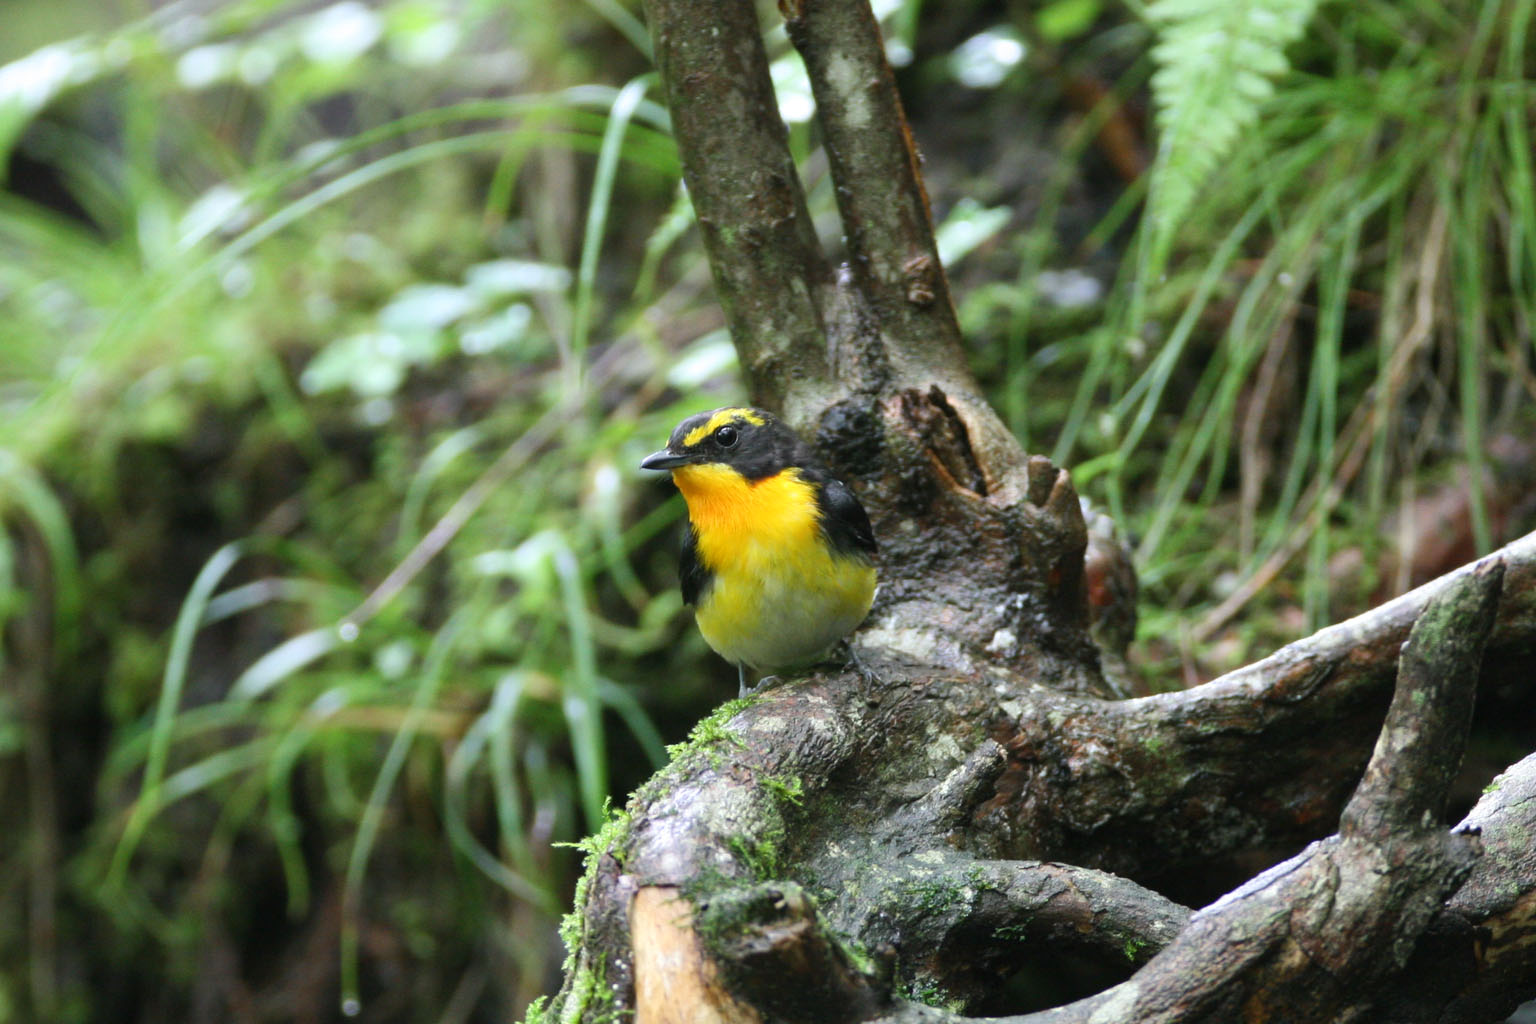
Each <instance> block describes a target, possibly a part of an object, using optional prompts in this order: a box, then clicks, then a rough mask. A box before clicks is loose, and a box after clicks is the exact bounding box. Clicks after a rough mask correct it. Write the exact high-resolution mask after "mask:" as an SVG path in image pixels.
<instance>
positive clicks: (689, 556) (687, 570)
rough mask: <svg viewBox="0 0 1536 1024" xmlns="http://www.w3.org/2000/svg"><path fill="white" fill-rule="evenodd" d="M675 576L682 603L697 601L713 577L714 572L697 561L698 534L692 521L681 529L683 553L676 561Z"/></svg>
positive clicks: (695, 602) (693, 603) (696, 602)
mask: <svg viewBox="0 0 1536 1024" xmlns="http://www.w3.org/2000/svg"><path fill="white" fill-rule="evenodd" d="M677 578H678V582H679V583H681V584H682V587H683V603H684V604H691V605H697V604H698V603H699V597H700V596H701V595H703V593H704V591H705V590H706V589H708V587H709V584H710V580H712V579H713V578H714V573H712V572H710V571H709V570H708V569H707V568H705V566H704V563H703V562H701V561H699V534H698V531H696V530H695V529H694V528H693V524H692V523H688V524H687V525H686V526H685V527H684V529H683V553H682V556H681V557H680V558H679V559H678V563H677Z"/></svg>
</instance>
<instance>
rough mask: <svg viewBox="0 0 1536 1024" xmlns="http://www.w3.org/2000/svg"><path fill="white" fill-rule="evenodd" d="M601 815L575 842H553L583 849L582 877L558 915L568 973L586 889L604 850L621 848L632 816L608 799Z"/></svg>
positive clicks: (578, 935) (579, 934) (573, 960)
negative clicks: (596, 824)
mask: <svg viewBox="0 0 1536 1024" xmlns="http://www.w3.org/2000/svg"><path fill="white" fill-rule="evenodd" d="M603 816H604V820H603V824H602V827H601V828H599V829H598V830H597V831H596V832H594V833H592V834H591V835H590V836H587V837H586V838H585V839H582V840H580V841H579V842H575V843H558V844H556V845H558V846H571V847H575V848H576V849H578V850H582V851H584V852H585V853H586V860H585V861H584V868H583V870H582V872H581V877H580V878H578V879H577V880H576V891H575V893H574V894H573V895H572V896H571V909H570V911H569V912H568V913H567V914H566V915H565V916H564V917H563V918H561V919H560V941H561V942H563V943H565V965H564V967H563V970H564V972H565V973H566V974H567V975H569V974H570V973H571V972H572V971H573V970H574V969H575V967H576V951H577V950H578V949H580V948H581V940H582V935H583V930H582V925H583V921H584V919H583V917H582V910H583V908H585V907H586V904H587V893H588V891H589V890H590V889H591V887H592V880H593V879H594V878H596V877H597V867H598V864H599V863H600V862H601V861H602V858H603V854H605V853H614V852H615V851H618V850H620V849H622V847H623V845H624V840H625V839H626V838H628V836H629V826H630V820H631V816H630V813H629V811H628V809H615V808H614V806H613V802H612V801H611V800H610V801H605V802H604V803H603ZM615 855H617V854H615Z"/></svg>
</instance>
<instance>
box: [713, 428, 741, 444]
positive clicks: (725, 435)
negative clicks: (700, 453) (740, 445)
mask: <svg viewBox="0 0 1536 1024" xmlns="http://www.w3.org/2000/svg"><path fill="white" fill-rule="evenodd" d="M739 440H741V435H740V434H739V433H738V432H737V430H736V428H735V427H733V426H731V425H730V424H726V425H725V426H723V427H721V428H720V429H719V430H717V431H715V444H718V445H719V446H720V447H721V448H735V447H736V442H737V441H739Z"/></svg>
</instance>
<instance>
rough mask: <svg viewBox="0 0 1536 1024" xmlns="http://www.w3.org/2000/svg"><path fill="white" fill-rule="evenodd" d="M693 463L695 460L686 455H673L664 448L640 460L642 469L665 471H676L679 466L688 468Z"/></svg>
mask: <svg viewBox="0 0 1536 1024" xmlns="http://www.w3.org/2000/svg"><path fill="white" fill-rule="evenodd" d="M692 461H693V460H692V459H690V458H688V456H686V455H673V454H672V453H671V452H669V451H667V450H666V449H665V448H663V449H662V450H661V451H659V452H652V453H651V454H650V455H647V456H646V457H645V458H644V459H642V460H640V468H641V469H657V470H663V471H665V470H669V469H676V468H677V467H678V466H686V465H688V463H690V462H692Z"/></svg>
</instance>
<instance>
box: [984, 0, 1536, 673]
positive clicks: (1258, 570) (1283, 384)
mask: <svg viewBox="0 0 1536 1024" xmlns="http://www.w3.org/2000/svg"><path fill="white" fill-rule="evenodd" d="M1279 7H1285V8H1286V13H1284V15H1283V17H1282V18H1281V20H1283V21H1284V22H1285V24H1286V25H1287V26H1288V27H1287V28H1286V30H1285V31H1284V32H1281V33H1267V32H1259V31H1257V30H1255V31H1253V32H1247V30H1246V29H1241V30H1239V29H1233V28H1232V26H1233V25H1248V26H1250V27H1252V26H1257V25H1268V24H1271V23H1274V22H1275V18H1276V17H1281V12H1279V11H1278V10H1277V8H1279ZM1531 9H1532V4H1531V3H1529V2H1526V0H1486V2H1485V0H1465V2H1462V3H1457V4H1451V5H1449V6H1446V5H1442V4H1427V3H1409V4H1391V3H1364V4H1352V5H1324V6H1322V7H1320V8H1318V9H1317V10H1316V11H1315V12H1314V11H1313V10H1312V7H1311V5H1310V4H1307V3H1291V4H1288V5H1287V4H1275V3H1271V2H1269V0H1263V2H1258V0H1255V2H1246V3H1238V4H1225V5H1207V4H1203V3H1199V2H1191V3H1187V4H1186V3H1180V4H1171V3H1170V4H1153V5H1150V6H1149V8H1148V10H1147V15H1148V18H1149V26H1150V27H1151V29H1152V30H1153V33H1154V36H1153V38H1154V39H1155V40H1156V44H1155V46H1153V48H1152V50H1151V53H1152V57H1153V59H1154V61H1155V63H1156V64H1157V65H1158V71H1157V73H1156V74H1155V75H1154V76H1153V77H1152V92H1153V95H1154V97H1155V98H1156V99H1157V101H1158V103H1159V107H1160V109H1159V114H1158V124H1159V127H1160V132H1159V141H1158V146H1159V148H1158V157H1157V159H1156V160H1155V161H1154V165H1153V170H1152V172H1151V174H1150V175H1149V179H1148V183H1147V185H1146V188H1147V193H1146V194H1147V197H1148V198H1147V202H1148V204H1149V210H1150V212H1149V214H1148V215H1147V216H1145V217H1143V219H1141V220H1140V221H1139V223H1138V226H1137V232H1136V234H1135V235H1134V237H1133V239H1132V240H1131V242H1130V243H1129V246H1128V248H1127V258H1126V259H1125V260H1123V261H1122V263H1121V274H1120V277H1119V279H1118V281H1117V282H1116V284H1115V286H1114V288H1113V289H1112V290H1111V292H1110V295H1109V298H1108V301H1107V304H1106V305H1105V306H1104V307H1103V308H1102V317H1103V318H1102V321H1101V322H1100V323H1099V324H1095V325H1091V326H1090V327H1089V328H1088V329H1086V330H1079V331H1078V332H1077V333H1075V334H1067V335H1066V336H1064V337H1063V336H1058V337H1057V339H1056V340H1054V341H1053V342H1052V343H1051V344H1050V345H1049V346H1048V347H1046V348H1044V349H1040V350H1038V351H1032V350H1031V346H1032V345H1035V344H1036V342H1035V339H1034V338H1033V337H1031V332H1032V331H1033V332H1038V331H1039V329H1040V328H1039V327H1038V326H1036V325H1039V324H1041V323H1042V322H1046V323H1048V321H1047V320H1045V319H1044V316H1043V314H1041V313H1040V312H1039V311H1031V310H1029V309H1024V310H1022V311H1020V310H1019V308H1018V307H1014V309H1015V312H1014V314H1013V316H1014V324H1013V327H1012V328H1011V330H1010V334H1009V338H1010V349H1009V352H1008V356H1007V359H1008V362H1009V365H1010V366H1011V367H1014V368H1016V369H1015V370H1014V371H1013V373H1012V374H1011V375H1010V378H1009V380H1010V388H1009V394H1008V395H1007V397H1006V399H1005V403H1004V404H1005V405H1006V407H1007V408H1008V409H1009V410H1010V412H1011V419H1012V421H1013V422H1014V423H1015V424H1016V429H1019V430H1020V432H1021V433H1024V434H1027V436H1029V437H1041V438H1047V439H1050V443H1051V451H1052V454H1053V456H1054V458H1056V459H1057V461H1059V462H1061V463H1063V464H1065V465H1068V466H1073V467H1074V473H1075V476H1076V477H1077V479H1078V481H1079V483H1080V485H1082V486H1083V487H1084V488H1085V489H1086V490H1087V491H1088V492H1089V493H1090V494H1092V495H1094V496H1096V497H1098V498H1100V499H1101V500H1103V501H1105V502H1106V503H1107V504H1108V505H1109V506H1110V508H1111V510H1112V512H1114V514H1115V515H1116V516H1117V518H1119V519H1120V520H1121V521H1122V522H1124V523H1126V524H1128V525H1129V526H1130V527H1131V529H1132V532H1133V533H1134V534H1135V535H1136V536H1137V537H1138V545H1137V561H1138V564H1139V566H1140V569H1141V573H1142V578H1143V581H1144V583H1145V584H1147V585H1148V586H1149V592H1150V594H1151V595H1152V597H1151V600H1150V601H1149V602H1148V604H1149V606H1150V607H1149V609H1148V610H1149V611H1150V613H1151V614H1150V616H1147V617H1144V622H1147V623H1148V624H1149V625H1150V627H1151V630H1153V631H1155V632H1157V633H1158V634H1159V635H1174V634H1175V633H1176V632H1177V631H1178V629H1180V628H1182V629H1185V630H1187V634H1186V635H1187V637H1188V638H1189V639H1188V644H1189V648H1188V650H1189V651H1193V650H1194V649H1196V648H1198V647H1199V646H1201V645H1203V644H1205V643H1207V642H1209V641H1210V640H1211V639H1213V638H1214V637H1215V636H1217V635H1218V634H1219V633H1220V632H1221V631H1222V630H1223V629H1224V628H1225V627H1226V626H1227V625H1228V624H1229V623H1230V622H1232V621H1233V618H1234V616H1236V615H1237V614H1238V613H1239V612H1240V611H1241V610H1242V609H1244V608H1245V607H1246V606H1247V605H1248V604H1249V603H1250V602H1251V601H1252V600H1253V598H1254V597H1255V596H1256V595H1257V594H1259V593H1261V592H1264V591H1265V590H1266V589H1269V590H1270V591H1271V592H1273V585H1274V584H1275V583H1276V581H1277V580H1280V581H1286V582H1285V587H1282V591H1281V592H1282V593H1289V591H1288V590H1287V589H1286V588H1288V587H1290V586H1291V585H1292V584H1291V583H1290V582H1289V581H1292V580H1294V586H1295V592H1294V596H1295V598H1296V600H1297V602H1298V603H1299V604H1300V606H1301V607H1302V608H1303V609H1304V611H1305V619H1306V623H1305V625H1306V626H1307V627H1309V628H1316V627H1318V626H1321V625H1323V624H1326V623H1327V622H1329V621H1332V620H1333V619H1334V618H1335V617H1337V616H1338V615H1339V614H1340V613H1341V612H1344V611H1347V610H1350V609H1354V608H1357V607H1358V604H1357V603H1356V602H1357V601H1359V600H1361V599H1363V597H1364V596H1365V595H1368V594H1370V593H1373V592H1379V590H1380V589H1382V588H1385V589H1395V588H1400V587H1402V586H1403V585H1404V584H1405V582H1406V581H1405V579H1403V578H1402V575H1401V574H1402V572H1405V571H1406V570H1404V569H1393V570H1388V569H1387V568H1385V566H1387V565H1389V564H1390V563H1388V562H1387V561H1386V560H1385V559H1384V558H1383V550H1384V547H1385V544H1384V539H1383V537H1382V533H1383V531H1384V530H1385V529H1386V528H1387V526H1386V524H1387V521H1388V516H1389V514H1391V513H1392V512H1393V511H1394V510H1396V509H1400V508H1405V507H1407V506H1409V505H1411V503H1412V499H1413V495H1414V494H1415V490H1414V484H1413V482H1414V481H1425V483H1424V484H1423V486H1426V487H1427V486H1430V484H1429V483H1428V481H1430V480H1432V479H1434V477H1435V474H1436V472H1437V467H1438V466H1439V465H1441V464H1442V463H1445V462H1446V461H1450V462H1454V463H1457V464H1459V465H1460V466H1462V467H1464V471H1465V478H1466V479H1467V480H1469V481H1471V482H1472V483H1471V485H1470V486H1469V487H1468V488H1467V493H1468V496H1469V503H1470V508H1471V515H1472V520H1473V523H1474V530H1475V535H1476V544H1477V546H1478V547H1479V549H1481V550H1488V549H1489V548H1490V547H1491V546H1492V545H1493V544H1495V543H1496V541H1497V538H1496V537H1494V536H1493V533H1492V526H1491V523H1490V516H1489V510H1488V508H1487V507H1486V501H1487V489H1488V488H1489V486H1490V485H1491V479H1492V467H1491V466H1490V464H1489V461H1488V455H1487V444H1488V441H1489V439H1490V437H1491V436H1492V435H1493V434H1494V433H1496V432H1500V431H1502V432H1504V433H1513V434H1515V435H1516V436H1525V435H1527V434H1528V432H1529V430H1530V429H1531V424H1530V416H1529V414H1528V410H1529V408H1530V407H1531V406H1530V402H1531V398H1532V397H1536V396H1533V394H1532V391H1531V387H1530V384H1529V382H1530V380H1531V379H1532V377H1531V370H1530V368H1531V366H1532V363H1533V346H1532V334H1531V328H1530V322H1529V314H1528V311H1529V310H1530V309H1531V308H1533V305H1532V303H1533V302H1536V291H1533V286H1532V276H1531V266H1532V255H1533V252H1536V249H1533V245H1532V236H1531V232H1532V224H1533V221H1532V220H1531V219H1530V218H1531V215H1532V213H1533V212H1536V211H1533V189H1536V179H1533V178H1532V175H1531V173H1530V169H1531V158H1530V149H1529V141H1530V132H1531V124H1532V119H1533V116H1536V87H1533V85H1532V78H1533V71H1536V68H1533V63H1532V59H1531V54H1530V52H1529V47H1528V43H1529V40H1528V36H1529V27H1530V24H1531ZM1218 23H1222V24H1227V25H1228V28H1227V29H1225V30H1222V31H1219V32H1218V31H1215V29H1217V28H1219V27H1220V26H1219V24H1218ZM1232 31H1241V32H1246V33H1247V34H1246V35H1245V36H1244V39H1245V42H1244V44H1243V46H1240V47H1235V48H1229V49H1225V50H1223V53H1224V57H1223V61H1225V63H1222V62H1215V63H1213V62H1212V61H1210V60H1209V59H1208V56H1207V55H1205V53H1204V50H1203V47H1206V46H1207V45H1208V44H1210V43H1211V41H1212V40H1215V39H1218V38H1227V37H1228V36H1230V34H1231V32H1232ZM1223 33H1225V34H1223ZM1245 47H1246V48H1247V49H1245ZM1250 50H1252V51H1253V52H1249V51H1250ZM1142 67H1144V65H1137V68H1136V70H1133V71H1132V72H1131V75H1132V77H1133V78H1134V77H1135V76H1138V75H1140V74H1142V73H1143V72H1142V71H1141V70H1140V69H1141V68H1142ZM1243 83H1247V84H1243ZM1133 87H1134V86H1133ZM1218 125H1219V130H1216V127H1215V126H1218ZM1087 131H1088V129H1087V128H1084V129H1080V131H1079V133H1078V135H1077V136H1076V138H1078V139H1079V140H1080V141H1081V140H1083V139H1084V137H1085V135H1086V134H1087ZM1192 135H1193V136H1198V137H1197V138H1193V139H1192V138H1191V136H1192ZM1136 194H1137V192H1136V189H1134V188H1133V189H1130V190H1128V191H1127V196H1132V197H1134V196H1135V195H1136ZM1122 209H1123V205H1122V206H1119V207H1116V209H1115V210H1114V211H1112V212H1111V214H1110V219H1111V220H1112V221H1113V220H1114V219H1115V218H1118V217H1119V216H1120V214H1121V212H1122ZM1055 215H1056V209H1055V207H1054V206H1051V205H1046V206H1045V207H1044V208H1043V211H1042V214H1041V220H1040V224H1041V225H1042V226H1041V228H1039V229H1037V231H1038V232H1043V234H1037V235H1033V236H1032V237H1045V238H1048V237H1049V236H1050V230H1051V229H1050V226H1051V224H1052V223H1053V218H1054V217H1055ZM1110 237H1112V234H1111V230H1110V229H1100V230H1099V231H1097V232H1095V233H1093V234H1091V235H1090V244H1093V243H1094V240H1105V239H1108V238H1110ZM1032 251H1033V252H1034V256H1033V257H1030V258H1028V259H1026V262H1025V271H1024V274H1025V275H1026V276H1028V275H1033V274H1034V273H1035V271H1036V270H1037V269H1038V268H1039V267H1040V266H1042V265H1044V264H1045V263H1047V262H1059V261H1063V260H1067V259H1070V258H1072V257H1073V256H1074V255H1076V256H1077V258H1081V256H1082V253H1081V252H1079V253H1077V254H1067V253H1061V252H1059V251H1054V250H1051V249H1050V248H1049V246H1045V247H1043V248H1042V247H1037V248H1036V249H1035V250H1032ZM984 315H985V314H984V313H983V314H981V315H980V316H977V315H976V314H975V312H974V311H973V316H977V318H978V319H979V318H984ZM1045 354H1049V356H1050V358H1051V360H1052V363H1051V364H1044V363H1042V362H1041V360H1040V358H1039V357H1040V356H1042V355H1045ZM1060 369H1069V370H1070V372H1069V373H1068V374H1067V375H1066V376H1065V377H1064V376H1062V375H1061V374H1060V372H1059V370H1060ZM1059 382H1066V383H1068V384H1069V386H1071V387H1072V390H1071V392H1070V394H1071V396H1072V397H1071V401H1070V403H1069V404H1068V407H1067V412H1066V416H1065V419H1064V420H1056V419H1053V418H1052V417H1054V416H1056V415H1058V414H1059V413H1058V411H1059V410H1060V408H1061V405H1062V396H1061V394H1060V393H1059V392H1057V393H1053V392H1052V391H1050V390H1048V389H1051V388H1055V387H1058V386H1059ZM1037 416H1038V417H1039V418H1037ZM1218 510H1219V522H1221V523H1227V524H1230V528H1226V527H1217V528H1216V534H1215V536H1213V533H1212V529H1213V526H1212V522H1213V514H1215V513H1218ZM1217 538H1219V539H1217ZM1345 550H1361V551H1363V552H1364V559H1363V561H1364V566H1365V570H1364V571H1365V578H1363V579H1352V580H1350V581H1348V584H1347V585H1345V586H1342V587H1341V581H1340V580H1339V579H1338V578H1337V570H1335V569H1334V568H1332V566H1333V565H1334V564H1335V560H1336V558H1337V556H1338V555H1339V554H1340V552H1341V551H1345ZM1229 552H1230V553H1229ZM1377 566H1382V567H1383V568H1380V569H1378V568H1377ZM1388 577H1391V578H1388ZM1218 580H1219V583H1217V585H1216V586H1212V583H1213V582H1216V581H1218ZM1187 605H1193V607H1194V609H1195V610H1198V612H1199V616H1198V618H1197V619H1196V620H1195V621H1194V622H1192V623H1188V624H1186V625H1184V626H1179V625H1177V624H1176V620H1175V619H1173V618H1171V617H1170V615H1178V614H1181V609H1184V608H1185V607H1186V606H1187ZM1270 635H1271V636H1273V635H1274V634H1273V633H1271V634H1270ZM1187 653H1188V652H1187Z"/></svg>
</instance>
